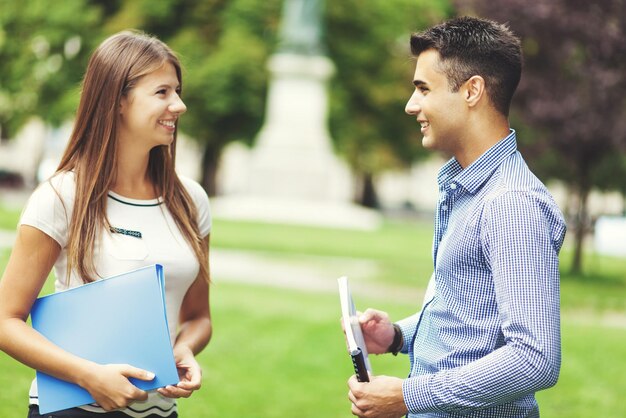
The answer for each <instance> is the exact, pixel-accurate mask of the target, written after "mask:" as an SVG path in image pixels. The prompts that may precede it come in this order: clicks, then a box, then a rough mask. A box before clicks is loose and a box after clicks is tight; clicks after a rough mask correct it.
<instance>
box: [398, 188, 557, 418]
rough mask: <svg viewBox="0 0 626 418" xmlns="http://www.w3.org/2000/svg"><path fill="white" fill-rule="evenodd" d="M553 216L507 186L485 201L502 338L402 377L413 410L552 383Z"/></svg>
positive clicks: (488, 400) (508, 395) (462, 405)
mask: <svg viewBox="0 0 626 418" xmlns="http://www.w3.org/2000/svg"><path fill="white" fill-rule="evenodd" d="M554 224H559V220H558V216H554V217H551V216H550V213H549V211H548V212H546V207H545V206H542V205H541V203H540V202H538V201H536V200H535V199H534V198H533V197H531V196H528V195H524V194H519V193H510V192H509V193H505V194H503V195H501V196H499V197H498V198H497V199H496V200H495V201H494V202H492V204H490V205H488V206H487V207H486V208H485V213H484V222H483V225H482V228H483V231H482V234H483V236H482V237H481V239H482V241H483V251H484V254H485V257H486V259H487V261H488V263H489V267H490V269H491V272H492V275H493V283H494V290H495V296H496V301H497V309H498V312H499V316H500V322H501V331H502V334H503V338H504V343H505V344H504V346H502V347H500V348H498V349H497V350H495V351H493V352H491V353H489V354H487V355H486V356H484V357H482V358H480V359H478V360H476V361H474V362H471V363H469V364H467V365H465V366H462V367H458V368H454V369H450V370H444V371H441V372H438V373H434V374H429V375H423V376H417V377H411V378H408V379H406V380H405V381H404V383H403V393H404V396H405V402H406V403H407V406H408V408H409V410H410V411H411V412H429V411H446V412H463V411H470V410H473V409H476V408H485V407H489V406H495V405H498V404H502V403H506V402H510V401H512V400H514V399H517V398H519V397H521V396H523V395H525V394H528V393H532V392H536V391H538V390H541V389H545V388H548V387H550V386H552V385H554V384H555V383H556V381H557V378H558V375H559V369H560V362H561V347H560V318H559V268H558V266H559V264H558V249H559V247H560V242H559V243H558V244H557V243H556V242H555V241H558V240H562V235H561V236H560V237H557V236H553V235H559V234H561V233H562V232H564V231H563V230H562V228H561V225H556V227H554V228H551V225H554Z"/></svg>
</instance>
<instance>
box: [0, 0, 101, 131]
mask: <svg viewBox="0 0 626 418" xmlns="http://www.w3.org/2000/svg"><path fill="white" fill-rule="evenodd" d="M0 10H1V13H0V61H1V62H2V66H0V134H1V136H2V138H4V139H8V138H11V137H13V136H14V135H15V133H16V132H17V131H18V130H19V129H20V128H21V127H22V125H23V124H24V123H25V122H26V121H27V120H28V119H29V118H30V117H32V116H34V115H38V116H40V117H41V118H42V119H43V120H45V121H46V122H48V123H51V124H53V125H58V124H60V123H62V122H64V121H65V119H66V118H67V117H68V115H70V114H71V113H72V112H73V111H74V110H75V108H76V104H77V103H78V91H77V88H76V87H77V85H78V82H79V81H80V79H81V77H82V74H83V71H84V67H85V63H86V59H87V56H88V55H89V53H90V52H91V51H90V47H91V41H92V40H93V39H94V37H95V34H96V33H97V29H95V28H96V27H98V22H99V19H100V16H101V11H100V9H99V7H98V6H97V5H93V4H89V3H87V2H86V1H81V0H77V1H71V2H59V3H58V4H56V3H55V5H54V7H50V3H49V2H48V1H46V0H27V1H21V2H15V1H11V0H0Z"/></svg>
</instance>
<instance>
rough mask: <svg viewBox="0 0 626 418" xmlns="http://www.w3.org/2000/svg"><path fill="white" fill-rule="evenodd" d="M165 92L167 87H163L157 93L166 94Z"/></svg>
mask: <svg viewBox="0 0 626 418" xmlns="http://www.w3.org/2000/svg"><path fill="white" fill-rule="evenodd" d="M165 93H166V90H165V89H161V90H158V91H157V92H156V94H165Z"/></svg>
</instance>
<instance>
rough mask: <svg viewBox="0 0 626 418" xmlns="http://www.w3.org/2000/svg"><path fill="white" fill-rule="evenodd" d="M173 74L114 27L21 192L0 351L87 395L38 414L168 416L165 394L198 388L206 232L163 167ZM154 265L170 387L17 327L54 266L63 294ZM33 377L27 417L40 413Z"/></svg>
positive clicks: (205, 332) (2, 290)
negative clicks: (148, 383)
mask: <svg viewBox="0 0 626 418" xmlns="http://www.w3.org/2000/svg"><path fill="white" fill-rule="evenodd" d="M181 90H182V77H181V68H180V63H179V61H178V59H177V58H176V56H175V54H174V53H173V52H172V51H171V49H170V48H169V47H168V46H166V45H165V44H164V43H163V42H161V41H159V40H157V39H156V38H154V37H151V36H148V35H146V34H143V33H139V32H127V31H126V32H121V33H118V34H116V35H113V36H111V37H110V38H108V39H106V40H105V41H104V42H103V43H102V44H101V45H100V46H99V47H98V48H97V49H96V51H95V52H94V53H93V55H92V57H91V59H90V61H89V64H88V67H87V71H86V73H85V77H84V80H83V89H82V94H81V99H80V105H79V108H78V112H77V116H76V123H75V126H74V130H73V132H72V135H71V138H70V141H69V144H68V146H67V149H66V150H65V154H64V155H63V158H62V160H61V163H60V164H59V167H58V169H57V171H56V173H55V175H54V176H53V177H52V178H51V179H50V180H49V181H47V182H45V183H42V184H41V185H40V186H39V187H38V188H37V190H35V192H34V193H33V195H32V196H31V198H30V200H29V202H28V204H27V206H26V208H25V210H24V213H23V214H22V218H21V220H20V226H19V229H18V235H17V239H16V242H15V246H14V248H13V252H12V254H11V257H10V259H9V262H8V264H7V267H6V270H5V272H4V274H3V277H2V281H1V282H0V348H1V349H2V350H3V351H5V352H6V353H8V354H9V355H11V356H12V357H14V358H16V359H17V360H19V361H20V362H22V363H24V364H26V365H27V366H30V367H32V368H33V369H37V370H41V371H43V372H45V373H47V374H50V375H52V376H55V377H58V378H60V379H63V380H66V381H69V382H72V383H76V384H78V385H80V386H81V387H83V388H84V389H86V390H87V391H88V392H89V393H90V394H91V395H92V396H93V398H94V399H95V401H96V403H95V404H91V405H86V406H83V407H80V408H74V409H70V410H65V411H61V412H59V413H54V414H52V415H50V414H46V417H50V416H52V417H57V416H63V417H91V416H97V417H103V418H104V417H128V416H131V417H157V416H158V417H177V412H176V403H175V399H176V398H179V397H188V396H190V395H191V394H192V392H194V391H195V390H197V389H198V388H200V383H201V374H202V372H201V370H200V367H199V365H198V363H197V362H196V360H195V357H194V356H195V355H196V354H197V353H199V352H200V351H201V350H202V349H203V348H204V347H205V346H206V345H207V343H208V342H209V340H210V338H211V331H212V326H211V316H210V309H209V268H208V252H209V232H210V228H211V217H210V213H209V201H208V197H207V195H206V193H205V192H204V190H203V189H202V188H201V187H200V186H199V185H198V184H197V183H195V182H194V181H192V180H189V179H186V178H182V177H179V176H177V174H176V172H175V171H174V161H175V155H176V132H177V124H178V118H179V117H180V115H182V114H183V113H184V112H185V110H186V107H185V104H184V103H183V101H182V100H181V97H180V95H181ZM155 263H159V264H161V265H163V268H164V272H165V279H166V285H165V287H166V303H167V317H168V322H169V324H170V328H171V329H170V333H171V339H172V342H173V344H174V347H173V350H174V357H175V360H176V363H177V368H178V371H179V375H180V383H178V384H177V385H176V386H167V387H165V388H161V389H158V390H157V391H154V392H150V393H148V392H144V391H142V390H140V389H138V388H137V387H136V386H134V385H133V384H131V383H130V382H129V380H128V378H129V377H133V378H138V379H145V380H149V379H151V377H152V376H151V375H150V373H149V371H146V370H140V369H138V368H136V367H133V365H122V364H107V365H100V364H95V363H93V362H90V361H87V360H85V359H82V358H79V357H77V356H74V355H72V354H70V353H68V352H66V351H64V350H62V349H61V348H59V347H58V346H56V345H54V344H52V343H51V342H50V341H48V340H46V339H45V338H44V337H43V336H41V335H40V334H39V333H37V332H36V331H35V330H33V329H32V328H31V327H30V326H28V325H27V324H26V319H27V318H28V315H29V312H30V309H31V307H32V304H33V302H34V300H35V299H36V298H37V296H38V295H39V292H40V290H41V288H42V286H43V284H44V282H45V280H46V277H47V276H48V274H49V272H50V270H51V269H52V268H54V271H55V275H56V281H55V287H56V290H57V291H59V290H64V289H67V288H70V287H74V286H78V285H81V284H83V283H87V282H90V281H93V280H98V279H100V278H103V277H108V276H111V275H115V274H119V273H123V272H126V271H129V270H133V269H136V268H139V267H142V266H146V265H151V264H155ZM37 404H38V398H37V382H36V380H35V381H33V384H32V386H31V390H30V408H29V415H28V416H29V417H40V415H39V410H38V406H37Z"/></svg>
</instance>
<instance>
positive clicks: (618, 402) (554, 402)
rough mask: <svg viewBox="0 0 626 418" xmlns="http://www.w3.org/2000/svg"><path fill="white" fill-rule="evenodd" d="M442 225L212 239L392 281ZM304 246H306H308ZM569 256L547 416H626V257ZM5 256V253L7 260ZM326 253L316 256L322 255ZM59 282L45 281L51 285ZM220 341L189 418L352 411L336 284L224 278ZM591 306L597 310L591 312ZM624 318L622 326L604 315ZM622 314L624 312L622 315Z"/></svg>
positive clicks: (228, 224) (15, 373)
mask: <svg viewBox="0 0 626 418" xmlns="http://www.w3.org/2000/svg"><path fill="white" fill-rule="evenodd" d="M431 234H432V225H430V224H427V223H420V222H416V223H395V222H391V223H386V224H385V225H384V226H383V228H382V229H381V230H380V231H376V232H363V231H350V230H330V229H317V228H304V227H295V226H275V225H266V224H260V223H245V222H232V221H222V220H216V221H215V224H214V229H213V233H212V245H213V247H214V248H218V249H231V250H245V251H249V252H252V253H255V254H266V255H270V256H272V257H273V258H275V259H281V258H284V259H292V258H306V257H311V256H313V257H318V258H319V259H323V258H325V257H329V258H332V257H340V258H342V257H348V258H356V259H366V260H374V261H375V262H376V264H377V265H378V266H379V267H378V269H377V274H376V275H375V277H374V278H372V280H374V281H375V282H376V283H377V284H379V285H388V286H390V288H391V287H395V286H399V287H405V286H411V287H422V286H424V285H425V283H426V280H427V279H428V276H429V275H430V272H431V271H432V261H431V260H430V241H431ZM305 255H306V256H305ZM570 257H571V252H570V251H569V249H568V248H565V250H564V251H563V254H562V262H563V267H564V272H563V274H562V292H561V293H562V306H563V327H562V341H563V364H562V369H561V377H560V379H559V382H558V384H557V385H556V386H555V387H554V388H552V389H549V390H546V391H543V392H540V393H539V394H538V395H537V398H538V400H539V403H540V407H541V410H542V417H547V418H551V417H556V418H559V417H562V418H576V417H581V418H582V417H590V416H593V417H596V416H598V417H622V416H626V404H624V402H623V401H622V399H621V394H622V393H625V392H626V379H624V378H623V376H624V375H625V374H626V363H625V362H624V361H623V360H622V359H623V353H624V346H626V323H624V318H625V315H626V306H625V301H624V299H625V298H624V295H625V294H626V262H625V261H624V260H623V259H616V258H609V257H600V256H598V255H593V254H590V255H588V256H587V259H586V263H587V264H586V273H585V274H583V275H577V276H574V275H571V274H568V273H567V272H566V270H565V269H566V268H567V267H568V266H569V258H570ZM6 259H7V254H6V252H5V253H2V252H0V270H3V266H4V264H5V263H6ZM315 259H316V258H313V260H315ZM51 284H52V283H51V281H48V283H47V284H46V288H45V291H50V289H51ZM355 293H357V304H358V305H359V308H361V309H362V308H366V307H368V306H372V307H377V308H380V309H383V310H386V311H388V312H389V313H390V314H391V316H392V318H394V319H399V318H402V317H405V316H407V315H410V314H412V313H413V312H415V309H416V304H417V301H416V303H408V302H407V301H406V299H405V300H403V301H397V300H392V299H389V298H386V297H384V295H382V294H381V295H368V296H365V295H363V294H358V290H357V291H356V292H355ZM211 303H212V312H213V318H214V324H215V334H214V338H213V341H212V342H211V344H210V345H209V347H207V349H206V350H205V351H204V352H203V353H202V354H200V356H199V361H200V362H201V364H202V366H203V370H204V381H203V388H202V390H201V392H199V393H196V394H195V395H194V396H192V397H191V398H190V399H184V400H181V401H180V411H181V416H182V417H200V418H203V417H231V416H241V417H252V418H254V417H259V418H265V417H267V418H272V417H285V416H292V415H298V416H299V417H305V418H306V417H325V418H326V417H329V418H333V417H338V418H339V417H348V416H351V415H350V412H349V403H348V401H347V398H346V395H347V386H346V380H347V379H348V377H349V376H350V374H351V364H350V361H349V359H348V358H347V354H346V352H345V346H344V342H343V336H342V333H341V328H340V325H339V316H340V313H339V306H338V305H339V304H338V297H337V295H336V294H335V293H324V292H320V293H315V292H302V291H297V290H286V289H278V288H273V287H267V286H253V285H244V284H235V283H229V282H225V281H219V280H218V281H217V282H216V283H215V284H214V285H213V287H212V295H211ZM592 314H593V315H592ZM605 314H611V315H614V316H615V315H616V316H617V318H618V319H617V324H616V325H611V323H609V322H606V321H604V320H603V319H602V318H603V315H605ZM620 321H621V322H620ZM372 360H373V367H374V371H375V373H377V374H389V375H394V376H398V377H403V376H405V375H406V373H407V371H408V360H407V358H406V357H404V356H398V357H397V358H396V357H393V356H380V357H378V356H376V357H373V359H372ZM32 376H33V372H32V371H31V370H29V369H28V368H27V367H25V366H22V365H20V364H19V363H17V362H15V361H14V360H12V359H10V358H8V357H7V356H6V355H4V354H0V387H2V388H3V390H2V391H0V417H14V416H20V415H21V414H25V411H26V403H27V392H28V386H29V384H30V380H31V378H32Z"/></svg>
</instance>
